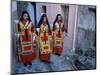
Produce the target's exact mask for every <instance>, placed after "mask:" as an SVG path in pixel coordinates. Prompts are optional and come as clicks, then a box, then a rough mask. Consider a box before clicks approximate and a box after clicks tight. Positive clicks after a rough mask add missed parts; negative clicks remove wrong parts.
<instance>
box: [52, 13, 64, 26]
mask: <svg viewBox="0 0 100 75" xmlns="http://www.w3.org/2000/svg"><path fill="white" fill-rule="evenodd" d="M58 16H61V14H57V16H56V19H55V21H54V22H53V25H54V24H55V23H56V22H57V21H58ZM61 22H62V16H61Z"/></svg>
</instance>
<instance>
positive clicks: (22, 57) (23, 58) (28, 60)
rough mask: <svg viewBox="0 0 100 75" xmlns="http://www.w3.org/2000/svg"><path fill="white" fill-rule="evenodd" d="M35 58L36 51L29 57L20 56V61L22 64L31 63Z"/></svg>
mask: <svg viewBox="0 0 100 75" xmlns="http://www.w3.org/2000/svg"><path fill="white" fill-rule="evenodd" d="M35 58H36V49H35V50H34V51H33V52H32V54H29V55H21V61H22V62H23V63H27V62H32V60H34V59H35Z"/></svg>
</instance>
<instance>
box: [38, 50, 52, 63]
mask: <svg viewBox="0 0 100 75" xmlns="http://www.w3.org/2000/svg"><path fill="white" fill-rule="evenodd" d="M39 59H40V60H42V61H46V62H50V53H49V54H41V52H40V51H39Z"/></svg>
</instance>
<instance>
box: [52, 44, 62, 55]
mask: <svg viewBox="0 0 100 75" xmlns="http://www.w3.org/2000/svg"><path fill="white" fill-rule="evenodd" d="M62 50H63V48H62V47H59V48H58V47H55V46H53V53H57V54H61V53H62Z"/></svg>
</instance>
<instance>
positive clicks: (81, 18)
mask: <svg viewBox="0 0 100 75" xmlns="http://www.w3.org/2000/svg"><path fill="white" fill-rule="evenodd" d="M91 7H92V8H94V7H93V6H91ZM88 8H90V6H79V10H78V25H77V38H76V39H77V41H76V48H80V49H82V50H87V49H88V48H90V47H93V45H94V41H95V26H96V24H95V14H94V13H93V12H91V11H89V9H88Z"/></svg>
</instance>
